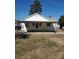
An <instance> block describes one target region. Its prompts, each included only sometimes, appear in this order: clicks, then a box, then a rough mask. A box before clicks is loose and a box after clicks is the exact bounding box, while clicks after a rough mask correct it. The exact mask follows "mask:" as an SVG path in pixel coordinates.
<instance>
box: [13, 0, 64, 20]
mask: <svg viewBox="0 0 79 59" xmlns="http://www.w3.org/2000/svg"><path fill="white" fill-rule="evenodd" d="M33 1H34V0H15V17H16V19H23V18H25V17H27V16H28V15H29V10H30V5H31V4H33ZM40 2H41V5H42V15H43V16H46V17H48V16H52V17H54V18H56V19H57V20H58V19H59V18H60V16H61V15H64V0H40Z"/></svg>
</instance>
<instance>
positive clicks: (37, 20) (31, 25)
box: [17, 13, 57, 31]
mask: <svg viewBox="0 0 79 59" xmlns="http://www.w3.org/2000/svg"><path fill="white" fill-rule="evenodd" d="M17 24H19V25H21V24H23V26H21V29H22V30H24V31H56V29H57V20H55V19H53V18H51V17H49V18H46V17H44V16H42V15H40V14H38V13H34V14H32V15H30V16H28V17H27V18H25V19H24V20H20V21H19V22H18V23H17ZM24 24H25V25H24Z"/></svg>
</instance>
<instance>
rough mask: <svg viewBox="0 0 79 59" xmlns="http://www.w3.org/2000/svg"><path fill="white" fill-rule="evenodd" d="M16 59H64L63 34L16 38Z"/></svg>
mask: <svg viewBox="0 0 79 59" xmlns="http://www.w3.org/2000/svg"><path fill="white" fill-rule="evenodd" d="M15 44H16V45H15V46H16V47H15V48H16V49H15V50H16V52H15V54H16V57H15V58H16V59H64V35H63V34H53V35H52V34H34V35H33V34H32V35H26V36H16V43H15Z"/></svg>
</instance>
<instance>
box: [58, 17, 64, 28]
mask: <svg viewBox="0 0 79 59" xmlns="http://www.w3.org/2000/svg"><path fill="white" fill-rule="evenodd" d="M58 23H59V24H60V29H62V27H63V26H64V16H61V17H60V19H59V21H58Z"/></svg>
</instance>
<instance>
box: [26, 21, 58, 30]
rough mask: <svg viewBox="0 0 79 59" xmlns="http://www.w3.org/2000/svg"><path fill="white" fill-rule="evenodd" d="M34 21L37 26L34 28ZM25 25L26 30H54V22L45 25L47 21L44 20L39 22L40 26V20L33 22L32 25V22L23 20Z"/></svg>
mask: <svg viewBox="0 0 79 59" xmlns="http://www.w3.org/2000/svg"><path fill="white" fill-rule="evenodd" d="M36 23H38V28H36ZM25 24H26V25H28V26H26V29H27V31H55V29H56V28H55V23H51V26H47V23H45V22H41V26H40V22H34V26H33V22H25Z"/></svg>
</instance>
